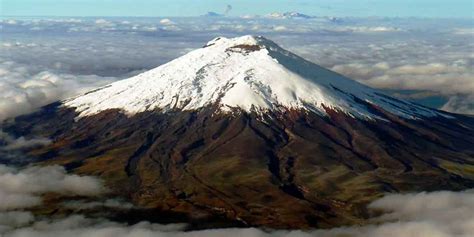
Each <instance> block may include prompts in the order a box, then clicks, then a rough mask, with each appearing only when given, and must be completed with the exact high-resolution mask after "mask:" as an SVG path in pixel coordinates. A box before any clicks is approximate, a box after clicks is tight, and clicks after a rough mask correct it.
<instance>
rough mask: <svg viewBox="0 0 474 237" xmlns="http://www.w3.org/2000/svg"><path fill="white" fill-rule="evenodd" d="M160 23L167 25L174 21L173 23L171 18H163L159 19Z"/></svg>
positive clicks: (172, 23)
mask: <svg viewBox="0 0 474 237" xmlns="http://www.w3.org/2000/svg"><path fill="white" fill-rule="evenodd" d="M160 24H162V25H165V26H169V25H175V24H176V23H174V22H173V21H172V20H170V19H168V18H165V19H161V20H160Z"/></svg>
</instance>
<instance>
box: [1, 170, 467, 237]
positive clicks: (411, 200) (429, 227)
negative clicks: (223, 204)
mask: <svg viewBox="0 0 474 237" xmlns="http://www.w3.org/2000/svg"><path fill="white" fill-rule="evenodd" d="M106 192H107V189H106V188H105V187H104V186H103V183H102V181H101V180H99V179H97V178H95V177H91V176H78V175H74V174H68V173H66V171H65V170H64V168H62V167H60V166H44V167H35V166H33V167H27V168H23V169H18V168H12V167H8V166H5V165H0V235H2V236H5V237H13V236H15V237H28V236H32V237H33V236H34V237H38V236H48V237H52V236H53V237H54V236H70V237H83V236H84V237H85V236H95V237H107V236H114V237H151V236H155V237H162V236H163V237H164V236H166V237H213V236H216V237H217V236H224V235H225V236H229V237H232V236H250V237H270V236H281V237H309V236H312V237H315V236H316V237H380V236H385V237H400V236H403V237H451V236H459V237H469V236H472V233H474V212H472V210H474V190H466V191H462V192H451V191H439V192H431V193H428V192H422V193H417V194H416V193H408V194H387V195H386V196H385V197H383V198H381V199H378V200H376V201H374V202H372V203H371V204H370V205H369V206H368V208H369V209H372V210H374V211H377V212H378V213H383V214H382V215H379V216H376V217H373V218H372V219H369V220H368V224H367V225H365V226H353V227H341V228H335V229H326V230H307V231H302V230H292V231H291V230H263V229H258V228H230V229H209V230H198V231H186V227H187V225H186V224H168V225H162V224H156V223H149V222H146V221H143V222H140V223H138V224H134V225H128V224H126V223H118V222H114V221H111V220H108V219H106V218H100V217H87V216H85V215H81V214H70V215H59V216H55V215H50V216H42V215H41V216H36V215H35V214H33V213H32V212H30V211H29V210H30V209H29V208H32V207H37V206H40V205H41V204H42V198H43V196H42V195H43V194H47V193H55V194H56V195H61V196H62V197H64V198H66V197H73V198H74V199H73V200H70V201H67V199H66V201H64V202H62V203H58V204H57V205H58V208H60V206H62V207H63V208H67V209H68V210H76V211H84V210H93V209H95V208H110V209H124V208H125V209H129V208H136V207H134V206H133V205H132V204H130V203H127V202H124V201H120V200H114V199H104V198H105V196H104V194H106ZM76 197H90V198H91V199H79V200H78V199H77V198H76ZM99 200H102V201H99ZM73 213H74V212H73ZM86 213H87V211H86Z"/></svg>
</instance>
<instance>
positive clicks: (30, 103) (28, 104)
mask: <svg viewBox="0 0 474 237" xmlns="http://www.w3.org/2000/svg"><path fill="white" fill-rule="evenodd" d="M111 81H113V78H101V77H98V76H92V75H91V76H80V75H71V74H58V73H53V72H49V71H42V72H39V73H34V72H31V71H29V70H28V68H27V67H26V66H22V65H18V64H16V63H13V62H3V63H0V121H1V120H3V119H5V118H8V117H13V116H17V115H20V114H24V113H28V112H32V111H34V110H35V109H37V108H38V107H40V106H43V105H46V104H48V103H52V102H54V101H58V100H61V99H65V98H68V97H71V96H75V95H78V94H81V93H85V92H87V91H88V90H92V89H94V88H96V87H98V86H102V85H104V84H106V83H110V82H111Z"/></svg>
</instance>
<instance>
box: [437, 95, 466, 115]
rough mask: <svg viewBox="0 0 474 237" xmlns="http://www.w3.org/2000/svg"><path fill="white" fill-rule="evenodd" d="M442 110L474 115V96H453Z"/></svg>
mask: <svg viewBox="0 0 474 237" xmlns="http://www.w3.org/2000/svg"><path fill="white" fill-rule="evenodd" d="M441 109H442V110H445V111H449V112H453V113H460V114H474V95H455V96H452V97H450V98H449V100H448V102H447V103H446V104H444V105H443V107H441Z"/></svg>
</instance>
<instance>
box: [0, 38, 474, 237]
mask: <svg viewBox="0 0 474 237" xmlns="http://www.w3.org/2000/svg"><path fill="white" fill-rule="evenodd" d="M1 127H2V129H3V131H5V132H7V133H9V134H10V135H12V136H16V137H20V136H25V137H27V138H28V137H31V138H33V137H47V138H49V139H51V140H52V141H53V142H52V143H51V144H48V145H46V146H44V147H40V148H34V149H30V150H27V151H26V152H27V153H28V155H29V156H31V157H32V158H34V159H36V160H37V161H38V162H42V163H45V164H61V165H65V166H66V168H67V169H69V170H70V171H72V172H75V173H79V174H87V175H98V176H100V177H102V178H103V179H104V180H105V181H106V183H107V184H108V186H109V187H110V188H111V189H112V190H113V192H115V193H116V194H117V195H120V196H123V197H124V198H127V199H129V200H131V201H132V202H133V203H134V204H135V205H137V206H140V207H143V208H147V209H153V210H160V211H163V212H167V213H170V212H172V213H179V214H180V215H182V216H183V218H184V219H185V220H181V221H191V222H201V223H202V222H206V221H208V220H210V219H212V218H214V217H216V216H219V217H222V218H224V219H226V220H229V221H231V222H232V223H234V224H235V225H239V226H266V227H272V228H309V227H333V226H340V225H347V224H358V223H363V222H364V221H365V219H366V218H367V216H368V215H369V213H367V211H366V208H365V205H366V204H367V203H369V202H371V201H372V200H375V199H376V198H378V197H380V196H382V195H383V194H384V193H387V192H393V193H396V192H408V191H433V190H463V189H466V188H473V187H474V118H472V117H469V116H463V115H457V114H450V113H447V112H443V111H439V110H435V109H431V108H427V107H424V106H421V105H417V104H415V103H412V102H409V101H405V100H400V99H395V98H392V97H390V96H387V95H385V94H384V93H382V92H379V91H377V90H375V89H372V88H369V87H367V86H364V85H362V84H360V83H357V82H355V81H353V80H351V79H348V78H346V77H344V76H342V75H339V74H337V73H335V72H332V71H329V70H327V69H324V68H322V67H320V66H318V65H315V64H313V63H311V62H309V61H306V60H304V59H303V58H301V57H298V56H296V55H294V54H292V53H290V52H288V51H286V50H284V49H282V48H281V47H279V46H278V45H276V44H275V43H274V42H272V41H270V40H268V39H265V38H263V37H254V36H243V37H239V38H233V39H227V38H222V37H220V38H216V39H214V40H212V41H210V42H209V43H207V44H206V45H205V46H204V47H203V48H201V49H197V50H195V51H192V52H190V53H188V54H186V55H184V56H182V57H180V58H177V59H175V60H173V61H171V62H169V63H167V64H164V65H162V66H159V67H157V68H155V69H152V70H150V71H148V72H145V73H142V74H140V75H137V76H135V77H132V78H129V79H126V80H122V81H118V82H115V83H112V84H110V85H108V86H105V87H102V88H98V89H96V90H93V91H90V92H88V93H86V94H84V95H80V96H78V97H75V98H71V99H68V100H65V101H60V102H57V103H54V104H51V105H48V106H45V107H43V108H42V109H41V110H40V111H38V112H36V113H33V114H29V115H25V116H20V117H17V118H15V119H11V120H9V121H6V122H4V124H3V125H2V126H1Z"/></svg>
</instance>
